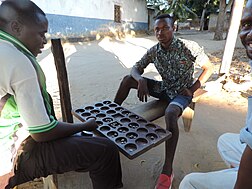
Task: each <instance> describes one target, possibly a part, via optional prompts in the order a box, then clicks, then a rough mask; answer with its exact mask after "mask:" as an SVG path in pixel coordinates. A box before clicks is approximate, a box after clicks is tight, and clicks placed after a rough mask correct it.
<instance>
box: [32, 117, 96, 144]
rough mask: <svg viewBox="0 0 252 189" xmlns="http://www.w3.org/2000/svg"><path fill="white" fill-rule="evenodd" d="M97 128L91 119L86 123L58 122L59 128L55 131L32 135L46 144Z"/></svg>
mask: <svg viewBox="0 0 252 189" xmlns="http://www.w3.org/2000/svg"><path fill="white" fill-rule="evenodd" d="M97 127H98V125H97V123H96V122H95V119H89V120H87V122H84V123H64V122H58V124H57V126H56V127H54V128H53V129H51V130H49V131H46V132H42V133H36V134H31V137H32V138H33V139H34V140H35V141H37V142H45V141H51V140H56V139H59V138H64V137H68V136H71V135H73V134H75V133H78V132H81V131H93V130H95V129H96V128H97Z"/></svg>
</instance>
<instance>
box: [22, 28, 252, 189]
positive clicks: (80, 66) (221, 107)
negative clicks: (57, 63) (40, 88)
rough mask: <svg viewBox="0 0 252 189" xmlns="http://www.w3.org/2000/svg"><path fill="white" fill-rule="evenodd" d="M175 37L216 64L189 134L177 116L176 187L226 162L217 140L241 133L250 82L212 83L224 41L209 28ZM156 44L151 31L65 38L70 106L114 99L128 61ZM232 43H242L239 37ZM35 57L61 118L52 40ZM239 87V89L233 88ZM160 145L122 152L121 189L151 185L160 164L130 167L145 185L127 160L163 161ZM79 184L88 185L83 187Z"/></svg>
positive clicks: (34, 184) (142, 188)
mask: <svg viewBox="0 0 252 189" xmlns="http://www.w3.org/2000/svg"><path fill="white" fill-rule="evenodd" d="M178 36H179V37H182V38H185V39H191V40H194V41H196V42H198V43H199V44H200V45H201V46H203V47H204V49H205V51H206V53H208V55H209V56H210V57H211V60H212V62H213V64H214V65H215V73H214V74H213V76H212V77H211V79H210V80H209V82H208V83H207V85H206V89H207V90H209V92H208V93H207V94H206V95H205V96H203V97H202V98H201V99H200V101H199V102H198V103H197V105H196V110H195V117H194V119H193V123H192V129H191V131H190V132H189V133H186V132H185V131H184V130H183V127H182V126H183V125H182V121H181V119H180V120H179V127H180V139H179V142H178V147H177V151H176V156H175V160H174V173H175V180H174V184H173V189H176V188H178V185H179V183H180V181H181V179H182V178H183V177H184V176H185V175H186V174H188V173H190V172H194V171H199V172H205V171H212V170H219V169H222V168H225V167H226V166H225V164H224V163H223V161H222V160H221V158H220V156H219V155H218V152H217V148H216V142H217V139H218V137H219V136H220V135H221V134H223V133H225V132H239V130H240V128H241V127H243V125H244V123H245V116H246V107H247V100H246V98H244V97H243V96H246V94H247V93H246V91H247V89H248V88H249V86H248V85H250V82H247V83H248V84H247V85H246V86H244V87H243V88H242V89H241V87H240V86H241V84H237V85H229V90H224V89H222V85H221V84H220V83H218V82H214V81H215V80H216V79H217V75H218V69H219V66H220V58H221V55H222V51H223V48H224V46H225V41H214V40H212V39H213V33H208V32H204V33H197V34H195V33H193V34H192V33H191V34H190V33H187V32H184V33H183V32H182V33H180V34H179V35H178ZM155 43H156V40H155V37H154V36H142V37H135V38H130V37H128V38H126V39H124V40H116V39H113V40H112V39H110V38H104V39H102V40H99V41H92V42H80V43H71V44H69V43H65V44H64V52H65V58H66V65H67V71H68V78H69V83H70V91H71V100H72V107H73V108H74V109H75V108H78V107H81V106H83V105H87V104H94V103H95V102H98V101H103V100H105V99H109V100H113V98H114V96H115V93H116V91H117V88H118V85H119V83H120V81H121V79H122V77H123V76H124V75H126V74H128V73H129V71H130V68H131V66H132V65H133V64H134V62H135V61H137V60H138V59H139V58H140V57H141V56H142V55H143V54H144V53H145V52H146V49H147V48H149V47H151V46H152V45H153V44H155ZM236 47H238V48H241V44H240V42H239V40H238V41H237V44H236ZM239 53H240V52H239ZM239 53H238V55H237V56H238V57H239ZM243 57H244V54H243ZM38 59H39V61H40V64H41V66H42V68H43V69H44V71H45V73H46V76H47V85H48V90H49V92H50V93H51V94H52V96H53V99H54V103H55V109H56V113H57V116H58V118H59V119H60V118H61V114H60V104H59V93H58V91H59V90H58V87H57V86H58V85H57V77H56V71H55V68H54V63H53V56H52V54H51V51H50V44H48V46H47V47H46V48H45V49H44V52H43V54H42V55H40V56H39V58H38ZM245 60H246V56H245ZM238 62H239V61H238ZM245 64H246V63H245ZM145 74H146V75H147V76H150V77H153V78H156V79H158V78H159V76H158V74H157V73H156V71H155V69H154V68H153V67H149V68H148V70H147V71H146V73H145ZM227 83H232V84H233V82H229V81H228V82H227ZM235 87H236V88H235ZM237 87H238V88H239V87H240V88H239V89H237ZM241 91H243V92H244V91H245V92H244V93H243V92H241ZM241 94H243V96H242V95H241ZM244 94H245V95H244ZM138 104H141V102H139V101H138V100H137V98H136V93H135V91H132V92H131V93H130V95H129V97H128V99H127V100H126V101H125V103H124V104H123V106H124V107H126V108H132V107H135V106H136V105H138ZM75 121H78V120H75ZM155 123H156V124H158V125H160V126H162V127H165V122H164V119H163V118H160V119H158V120H156V121H155ZM163 148H164V144H161V145H159V146H157V147H156V148H154V149H151V150H149V151H148V152H146V153H145V154H144V155H142V156H140V157H139V158H137V159H136V160H130V161H129V160H125V157H122V160H123V163H122V164H123V174H124V177H123V182H124V183H125V187H124V188H128V189H148V188H150V189H151V188H153V186H154V183H155V180H156V178H157V176H158V174H159V171H160V166H161V165H159V166H158V168H157V169H156V170H155V171H153V172H149V170H148V169H146V168H145V167H144V166H143V167H142V168H141V169H139V167H138V168H137V170H135V169H134V168H133V170H132V174H133V172H135V171H136V172H141V174H142V175H148V174H152V175H151V176H150V177H151V179H150V181H149V182H150V185H149V186H148V187H147V186H146V185H143V184H142V183H144V182H146V181H139V183H138V182H137V181H138V180H141V178H137V177H138V176H139V175H137V174H135V173H134V174H133V175H131V176H129V175H128V174H127V173H129V172H130V171H129V170H128V165H126V164H127V163H128V164H130V165H129V167H130V166H132V167H134V161H135V162H138V161H142V162H146V163H148V161H150V159H153V158H155V157H158V158H160V162H161V163H162V161H163V154H162V152H163ZM122 156H123V155H122ZM125 162H127V163H125ZM150 162H151V161H150ZM160 162H159V163H160ZM153 166H155V165H153ZM134 176H135V177H134ZM18 188H19V189H20V188H29V189H31V188H37V189H40V188H42V185H41V182H40V181H37V182H32V183H29V184H28V185H27V184H26V185H23V186H20V187H18ZM80 188H81V187H80ZM82 188H84V189H86V188H85V187H82Z"/></svg>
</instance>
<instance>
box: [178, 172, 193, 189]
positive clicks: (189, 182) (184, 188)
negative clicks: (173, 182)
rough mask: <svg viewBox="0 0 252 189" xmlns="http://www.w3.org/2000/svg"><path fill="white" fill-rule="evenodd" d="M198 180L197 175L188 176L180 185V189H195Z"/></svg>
mask: <svg viewBox="0 0 252 189" xmlns="http://www.w3.org/2000/svg"><path fill="white" fill-rule="evenodd" d="M195 178H196V174H195V173H190V174H188V175H186V176H185V177H184V178H183V180H182V181H181V183H180V185H179V189H193V182H194V180H195Z"/></svg>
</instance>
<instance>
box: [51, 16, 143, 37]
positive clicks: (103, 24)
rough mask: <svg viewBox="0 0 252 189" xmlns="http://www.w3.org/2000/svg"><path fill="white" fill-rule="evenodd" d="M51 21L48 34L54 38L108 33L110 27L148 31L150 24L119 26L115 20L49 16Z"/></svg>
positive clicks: (136, 23)
mask: <svg viewBox="0 0 252 189" xmlns="http://www.w3.org/2000/svg"><path fill="white" fill-rule="evenodd" d="M47 19H48V21H49V29H48V33H49V34H50V35H52V36H54V35H57V36H66V37H81V36H89V35H92V34H93V33H95V32H98V33H102V32H108V31H109V27H122V28H123V29H130V30H133V31H146V30H148V23H144V22H123V21H122V23H120V24H118V23H115V22H114V21H113V20H106V19H97V18H84V17H76V16H65V15H55V14H47Z"/></svg>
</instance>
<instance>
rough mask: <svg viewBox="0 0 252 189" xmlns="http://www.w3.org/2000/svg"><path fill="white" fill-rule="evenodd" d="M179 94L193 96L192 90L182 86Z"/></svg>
mask: <svg viewBox="0 0 252 189" xmlns="http://www.w3.org/2000/svg"><path fill="white" fill-rule="evenodd" d="M179 94H180V95H184V96H191V97H192V96H193V93H192V91H191V90H190V89H188V88H183V89H182V90H181V91H180V93H179Z"/></svg>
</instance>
